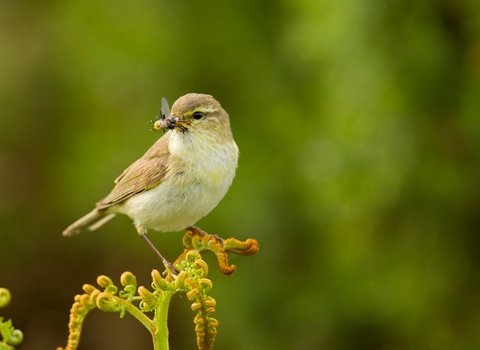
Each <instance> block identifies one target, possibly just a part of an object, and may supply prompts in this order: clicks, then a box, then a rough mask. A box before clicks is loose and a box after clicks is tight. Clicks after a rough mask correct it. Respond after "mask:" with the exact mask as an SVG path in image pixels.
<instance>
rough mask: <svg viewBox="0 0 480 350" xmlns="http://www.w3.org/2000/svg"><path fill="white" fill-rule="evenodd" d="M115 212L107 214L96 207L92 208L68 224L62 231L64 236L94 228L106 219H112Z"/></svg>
mask: <svg viewBox="0 0 480 350" xmlns="http://www.w3.org/2000/svg"><path fill="white" fill-rule="evenodd" d="M114 216H115V214H107V213H105V212H104V211H99V210H98V209H94V210H92V211H91V212H90V213H88V214H87V215H85V216H83V217H81V218H80V219H78V220H77V221H75V222H74V223H73V224H71V225H70V226H68V227H67V228H66V229H65V231H63V235H64V236H73V235H76V234H77V233H80V232H82V231H83V230H85V229H88V230H90V231H93V230H96V229H97V228H99V227H100V226H102V225H103V224H104V223H106V222H107V221H108V220H110V219H112V218H113V217H114Z"/></svg>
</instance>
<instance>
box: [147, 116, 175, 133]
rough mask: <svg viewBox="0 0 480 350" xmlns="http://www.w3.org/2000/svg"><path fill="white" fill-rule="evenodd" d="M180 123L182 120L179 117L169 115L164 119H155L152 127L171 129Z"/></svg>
mask: <svg viewBox="0 0 480 350" xmlns="http://www.w3.org/2000/svg"><path fill="white" fill-rule="evenodd" d="M181 125H182V121H181V120H180V118H179V117H176V116H170V117H167V118H164V119H159V120H157V121H156V122H155V124H154V125H153V128H154V129H155V130H167V129H170V130H173V129H175V128H176V127H177V126H181Z"/></svg>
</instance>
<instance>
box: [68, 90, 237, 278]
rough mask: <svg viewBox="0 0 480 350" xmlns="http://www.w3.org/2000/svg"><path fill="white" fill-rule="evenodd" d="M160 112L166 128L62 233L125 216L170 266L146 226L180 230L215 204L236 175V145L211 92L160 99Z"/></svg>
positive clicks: (161, 126)
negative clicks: (171, 101)
mask: <svg viewBox="0 0 480 350" xmlns="http://www.w3.org/2000/svg"><path fill="white" fill-rule="evenodd" d="M162 114H163V117H161V118H160V116H159V119H158V120H157V121H156V122H155V124H154V128H155V129H156V130H164V131H166V130H168V132H166V133H165V134H164V135H163V136H162V137H161V138H160V139H159V140H158V141H157V142H156V143H155V144H154V145H153V146H152V147H151V148H150V149H149V150H148V151H147V153H145V155H144V156H143V157H141V158H140V159H138V160H137V161H136V162H134V163H133V164H132V165H130V166H129V167H128V168H127V169H126V170H125V171H124V172H123V173H122V174H121V175H120V176H119V177H118V178H117V179H116V180H115V184H116V185H115V187H114V188H113V190H112V191H111V192H110V194H109V195H108V196H106V197H105V198H104V199H102V200H101V201H99V202H98V203H97V205H96V208H95V209H94V210H92V211H91V212H90V213H88V214H87V215H85V216H84V217H82V218H80V219H79V220H77V221H76V222H74V223H73V224H72V225H70V226H69V227H67V228H66V229H65V231H63V235H64V236H71V235H74V234H77V233H80V232H81V231H82V230H84V229H89V230H90V231H93V230H96V229H97V228H99V227H100V226H102V225H103V224H104V223H106V222H107V221H109V220H110V219H112V218H113V217H114V216H115V215H116V214H125V215H127V216H129V217H130V218H131V219H132V220H133V222H134V224H135V227H136V229H137V232H138V233H139V235H140V236H141V237H142V238H143V239H144V240H145V241H146V242H147V243H148V244H149V245H150V246H151V247H152V249H154V250H155V252H156V253H157V254H158V255H159V256H160V258H161V259H162V261H163V262H164V264H165V266H166V267H168V268H170V269H172V266H171V264H170V263H168V261H166V260H165V259H164V258H163V256H162V255H161V254H160V252H159V251H158V250H157V249H156V248H155V247H154V246H153V244H152V243H151V242H150V240H149V239H148V238H147V230H148V229H153V230H156V231H163V232H165V231H169V232H173V231H180V230H183V229H185V228H189V227H191V226H192V225H194V224H195V223H196V222H197V221H198V220H200V219H201V218H202V217H204V216H205V215H207V214H208V213H209V212H210V211H211V210H212V209H213V208H215V207H216V206H217V204H218V203H219V202H220V200H221V199H222V198H223V197H224V196H225V194H226V193H227V190H228V188H229V187H230V185H231V184H232V181H233V178H234V177H235V170H236V168H237V161H238V147H237V145H236V144H235V141H234V140H233V135H232V131H231V129H230V120H229V117H228V114H227V112H226V111H225V110H224V109H223V108H222V106H221V105H220V103H219V102H218V101H217V100H215V99H214V98H213V97H212V96H210V95H204V94H196V93H190V94H187V95H184V96H182V97H180V98H179V99H178V100H177V101H176V102H175V103H174V104H173V106H172V110H171V112H170V111H169V108H168V104H167V103H166V100H165V99H164V100H163V101H162Z"/></svg>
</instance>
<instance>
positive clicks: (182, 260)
mask: <svg viewBox="0 0 480 350" xmlns="http://www.w3.org/2000/svg"><path fill="white" fill-rule="evenodd" d="M184 242H190V243H192V244H186V245H185V251H184V253H183V254H182V255H181V256H180V257H179V258H178V259H177V260H176V261H175V263H174V266H175V267H176V268H177V269H178V271H179V274H178V275H173V274H172V273H171V272H169V273H168V274H167V275H166V277H162V275H161V274H160V272H159V271H158V270H153V271H152V280H153V282H152V288H153V291H150V290H148V289H147V288H145V287H143V286H140V287H139V288H138V295H136V291H137V279H136V277H135V275H133V274H132V273H131V272H124V273H123V274H122V276H121V278H120V283H121V285H122V286H123V289H121V290H120V289H119V288H118V287H117V286H116V285H115V284H114V283H113V282H112V280H111V279H110V278H109V277H107V276H99V277H98V278H97V284H98V285H99V286H100V287H101V288H103V291H101V290H99V289H98V288H96V287H94V286H92V285H89V284H86V285H84V286H83V290H84V292H85V294H82V295H77V296H75V303H74V304H73V306H72V308H71V311H70V323H69V330H70V334H69V337H68V343H67V346H66V347H65V349H62V348H58V350H76V349H77V348H78V346H79V342H80V335H81V333H82V328H83V323H84V321H85V317H86V316H87V314H88V313H89V312H90V311H91V310H93V309H95V308H98V309H100V310H101V311H104V312H116V313H120V317H121V318H123V317H124V316H125V314H126V313H129V314H131V315H132V316H133V317H135V318H136V319H137V320H138V321H139V322H140V323H142V324H143V326H145V328H147V329H148V330H149V331H150V333H151V335H152V338H153V344H154V349H156V350H165V349H168V348H169V344H168V328H167V318H168V309H169V304H170V300H171V298H172V296H173V295H174V294H176V293H186V296H187V298H188V300H190V301H192V310H193V311H195V312H197V314H196V316H195V318H194V323H195V332H196V335H197V346H198V349H199V350H211V349H213V345H214V343H215V338H216V335H217V326H218V321H217V320H216V319H215V318H213V317H212V314H213V313H214V312H215V305H216V301H215V300H214V299H213V298H212V297H211V296H209V292H210V290H211V289H212V286H213V284H212V281H211V280H209V279H208V278H207V274H208V265H207V264H206V263H205V261H203V260H202V258H201V255H200V252H202V251H207V250H208V251H211V252H213V253H214V254H215V256H216V257H217V260H218V263H219V266H220V267H221V270H222V272H224V273H226V274H231V273H233V272H234V271H235V266H229V265H228V259H227V253H228V252H232V253H235V254H241V255H252V254H254V253H255V252H256V251H257V250H258V242H257V241H256V240H253V239H249V240H247V241H246V242H241V241H238V240H236V239H233V238H230V239H227V240H226V241H224V240H223V239H220V238H218V237H216V236H210V235H208V234H206V233H205V232H203V231H201V230H199V229H196V230H195V231H193V232H192V231H189V232H187V234H186V235H185V238H184ZM193 242H195V243H193ZM224 243H225V244H224ZM225 271H227V272H225ZM137 304H138V305H137ZM148 312H153V317H152V318H149V317H148V316H147V315H145V313H148Z"/></svg>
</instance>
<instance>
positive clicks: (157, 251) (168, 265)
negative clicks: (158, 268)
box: [139, 232, 179, 276]
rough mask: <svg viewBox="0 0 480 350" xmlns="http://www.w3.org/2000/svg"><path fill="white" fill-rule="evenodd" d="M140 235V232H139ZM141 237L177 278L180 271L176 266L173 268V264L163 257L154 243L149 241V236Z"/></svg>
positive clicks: (141, 234)
mask: <svg viewBox="0 0 480 350" xmlns="http://www.w3.org/2000/svg"><path fill="white" fill-rule="evenodd" d="M139 233H140V232H139ZM140 237H142V239H143V240H144V241H145V242H146V243H147V244H148V245H149V246H150V248H152V250H153V251H154V252H155V254H157V256H158V257H159V258H160V260H162V262H163V265H164V266H165V268H166V269H167V270H170V272H171V273H172V274H174V275H175V276H177V275H178V274H179V271H178V270H177V269H176V268H175V266H173V264H172V263H171V262H170V261H168V260H167V259H165V258H164V257H163V255H162V253H160V251H159V250H158V249H157V248H156V247H155V246H154V245H153V243H152V242H151V241H150V240H149V239H148V237H147V234H146V233H140Z"/></svg>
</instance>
